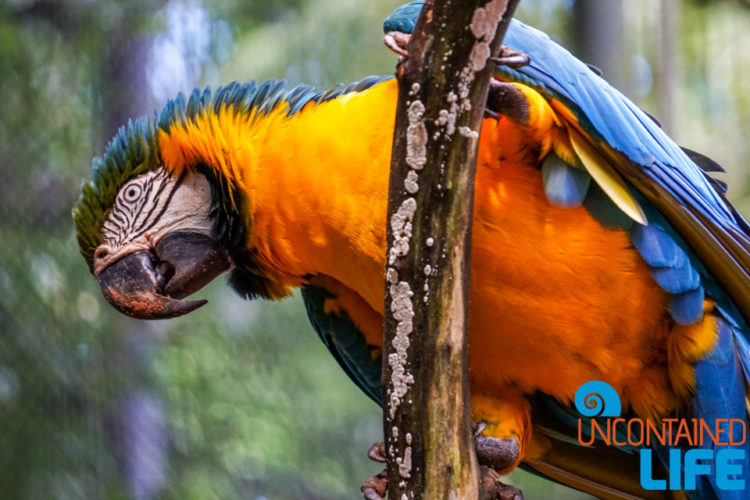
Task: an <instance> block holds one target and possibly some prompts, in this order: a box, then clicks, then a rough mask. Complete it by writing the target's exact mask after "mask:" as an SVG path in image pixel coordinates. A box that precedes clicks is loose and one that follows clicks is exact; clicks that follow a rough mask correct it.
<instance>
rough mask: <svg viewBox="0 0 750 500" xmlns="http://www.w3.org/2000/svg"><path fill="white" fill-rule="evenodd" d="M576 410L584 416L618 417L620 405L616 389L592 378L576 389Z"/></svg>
mask: <svg viewBox="0 0 750 500" xmlns="http://www.w3.org/2000/svg"><path fill="white" fill-rule="evenodd" d="M575 404H576V410H578V412H579V413H580V414H581V415H583V416H584V417H619V416H620V412H621V410H622V407H621V405H620V396H618V395H617V391H615V390H614V388H613V387H612V386H611V385H609V384H608V383H606V382H602V381H601V380H592V381H590V382H586V383H585V384H583V385H582V386H581V387H579V388H578V390H577V391H576V397H575Z"/></svg>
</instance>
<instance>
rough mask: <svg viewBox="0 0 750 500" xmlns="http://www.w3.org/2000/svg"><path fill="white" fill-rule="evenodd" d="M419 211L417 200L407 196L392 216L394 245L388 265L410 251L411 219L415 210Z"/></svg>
mask: <svg viewBox="0 0 750 500" xmlns="http://www.w3.org/2000/svg"><path fill="white" fill-rule="evenodd" d="M416 211H417V200H415V199H414V198H407V199H405V200H404V201H403V203H401V206H400V207H399V208H398V211H397V212H396V213H395V214H393V216H392V217H391V230H392V231H393V246H392V247H391V250H390V252H389V254H390V256H389V258H388V265H390V266H392V265H393V263H394V262H396V259H397V258H398V257H403V256H405V255H406V254H408V253H409V240H411V229H412V226H411V221H412V219H413V218H414V212H416Z"/></svg>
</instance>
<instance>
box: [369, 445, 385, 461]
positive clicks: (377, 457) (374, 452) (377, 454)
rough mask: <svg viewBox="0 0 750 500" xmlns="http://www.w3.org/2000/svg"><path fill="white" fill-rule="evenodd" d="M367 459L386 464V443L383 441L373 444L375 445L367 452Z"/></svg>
mask: <svg viewBox="0 0 750 500" xmlns="http://www.w3.org/2000/svg"><path fill="white" fill-rule="evenodd" d="M367 457H368V458H369V459H370V460H372V461H373V462H378V463H381V464H384V463H385V462H386V457H385V443H383V442H382V441H379V442H377V443H373V445H372V446H370V449H369V450H367Z"/></svg>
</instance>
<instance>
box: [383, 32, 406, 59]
mask: <svg viewBox="0 0 750 500" xmlns="http://www.w3.org/2000/svg"><path fill="white" fill-rule="evenodd" d="M410 38H411V35H409V34H407V33H402V32H400V31H389V32H388V33H386V34H385V36H383V43H385V46H386V47H388V48H389V49H391V50H392V51H393V52H395V53H396V54H398V55H399V56H401V57H404V58H406V57H409V53H408V52H407V51H406V45H407V44H408V43H409V39H410Z"/></svg>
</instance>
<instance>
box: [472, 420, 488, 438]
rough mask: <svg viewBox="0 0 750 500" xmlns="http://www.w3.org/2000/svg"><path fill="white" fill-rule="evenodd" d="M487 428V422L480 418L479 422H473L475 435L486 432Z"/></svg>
mask: <svg viewBox="0 0 750 500" xmlns="http://www.w3.org/2000/svg"><path fill="white" fill-rule="evenodd" d="M486 428H487V422H485V421H484V420H480V421H479V422H474V424H473V429H472V430H473V432H474V437H475V438H476V437H479V435H480V434H482V433H483V432H484V430H485V429H486Z"/></svg>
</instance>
